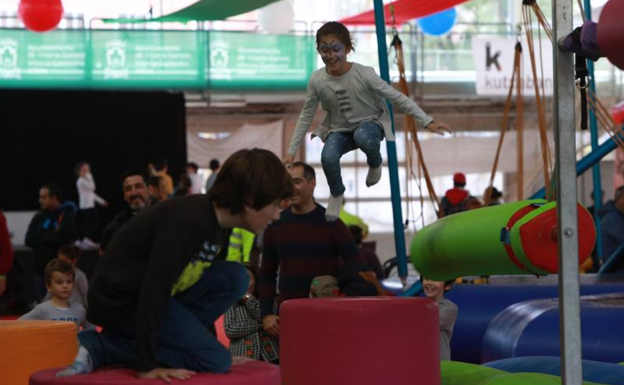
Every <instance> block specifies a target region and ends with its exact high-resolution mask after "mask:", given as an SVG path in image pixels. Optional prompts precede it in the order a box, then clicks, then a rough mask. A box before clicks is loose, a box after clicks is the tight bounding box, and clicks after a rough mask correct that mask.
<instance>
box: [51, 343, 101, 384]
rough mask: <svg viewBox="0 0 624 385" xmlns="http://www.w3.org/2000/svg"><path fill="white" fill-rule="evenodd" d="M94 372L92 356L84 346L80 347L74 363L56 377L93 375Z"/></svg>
mask: <svg viewBox="0 0 624 385" xmlns="http://www.w3.org/2000/svg"><path fill="white" fill-rule="evenodd" d="M92 371H93V366H92V364H91V355H90V354H89V351H88V350H87V349H86V348H85V347H84V346H80V347H79V348H78V354H76V359H75V360H74V363H73V364H71V365H69V366H68V367H66V368H65V369H63V370H61V371H60V372H58V373H56V376H55V377H69V376H75V375H77V374H87V373H91V372H92Z"/></svg>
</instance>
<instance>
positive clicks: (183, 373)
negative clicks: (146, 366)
mask: <svg viewBox="0 0 624 385" xmlns="http://www.w3.org/2000/svg"><path fill="white" fill-rule="evenodd" d="M194 375H195V372H194V371H192V370H186V369H168V368H156V369H152V370H150V371H149V372H137V377H139V378H145V379H149V380H158V379H161V380H163V381H165V382H166V383H170V382H171V379H172V378H176V379H178V380H189V379H190V378H191V377H193V376H194Z"/></svg>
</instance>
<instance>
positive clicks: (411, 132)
mask: <svg viewBox="0 0 624 385" xmlns="http://www.w3.org/2000/svg"><path fill="white" fill-rule="evenodd" d="M392 13H393V12H392V9H391V14H392ZM390 46H391V47H392V48H394V50H395V62H396V64H397V66H398V69H399V83H398V84H399V90H400V91H401V92H403V93H404V94H405V95H406V96H408V97H409V87H408V84H407V79H406V78H405V64H404V63H405V62H404V59H403V42H402V41H401V39H400V37H399V34H398V32H397V30H396V28H394V37H393V39H392V43H391V44H390ZM405 133H406V135H407V137H408V139H410V138H411V141H412V143H413V144H414V147H415V149H416V154H417V158H418V165H417V170H418V173H419V174H420V173H421V172H422V176H424V179H425V183H426V185H427V191H428V192H429V198H430V199H431V202H432V204H433V207H434V210H435V212H436V215H437V217H438V218H442V217H443V216H444V213H443V212H442V210H441V209H440V201H439V199H438V196H437V194H436V192H435V188H434V187H433V183H432V182H431V176H430V174H429V170H428V168H427V165H426V163H425V159H424V157H423V153H422V147H421V145H420V141H419V139H418V132H417V130H416V124H415V122H414V118H412V117H411V116H409V115H406V116H405ZM407 147H408V152H409V156H408V157H407V168H408V174H409V175H410V176H411V177H412V178H413V179H414V180H416V183H417V185H418V186H419V190H420V204H421V213H422V212H423V209H424V197H423V194H422V190H421V187H420V178H419V176H417V175H416V174H415V172H414V167H413V163H412V159H413V156H411V155H412V152H411V146H409V145H408V146H407ZM407 185H408V186H409V180H408V183H407ZM408 202H411V197H410V196H409V195H408ZM423 224H424V216H423Z"/></svg>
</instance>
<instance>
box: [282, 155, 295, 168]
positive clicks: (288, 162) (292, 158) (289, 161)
mask: <svg viewBox="0 0 624 385" xmlns="http://www.w3.org/2000/svg"><path fill="white" fill-rule="evenodd" d="M294 161H295V156H294V155H290V154H286V156H285V157H284V160H283V162H284V164H285V165H286V168H290V166H291V165H292V164H293V162H294Z"/></svg>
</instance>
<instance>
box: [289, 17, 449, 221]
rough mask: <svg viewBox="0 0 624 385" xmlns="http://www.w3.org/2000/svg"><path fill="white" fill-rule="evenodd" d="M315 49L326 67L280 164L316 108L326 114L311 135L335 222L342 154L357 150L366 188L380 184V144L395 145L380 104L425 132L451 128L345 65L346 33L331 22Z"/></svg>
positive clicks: (371, 75) (370, 74)
mask: <svg viewBox="0 0 624 385" xmlns="http://www.w3.org/2000/svg"><path fill="white" fill-rule="evenodd" d="M316 46H317V50H318V52H319V54H320V55H321V58H322V59H323V62H324V63H325V68H322V69H320V70H318V71H316V72H314V73H313V74H312V76H311V77H310V82H309V84H308V93H307V97H306V101H305V103H304V105H303V110H302V111H301V115H300V116H299V120H298V121H297V126H296V127H295V133H294V134H293V137H292V140H291V142H290V147H289V148H288V154H287V155H286V157H285V158H284V163H286V165H288V164H291V163H292V162H293V160H294V158H295V154H296V153H297V149H298V148H299V146H300V145H301V142H303V139H304V137H305V134H306V132H307V131H308V129H309V128H310V125H311V124H312V120H313V118H314V114H315V113H316V108H317V107H318V104H319V103H321V105H322V107H323V110H325V112H326V113H327V115H326V116H325V119H323V122H322V123H321V127H320V128H319V129H318V130H317V131H315V132H314V134H315V135H316V136H318V137H320V138H321V140H322V141H323V142H325V146H324V147H323V152H322V153H321V163H322V165H323V171H324V172H325V176H326V177H327V183H328V184H329V190H330V192H331V197H330V198H329V205H328V207H327V211H326V212H325V218H326V219H327V221H334V220H336V219H337V218H338V215H339V213H340V206H341V204H342V200H343V195H344V191H345V186H344V184H343V183H342V176H341V175H340V158H341V157H342V156H343V155H344V154H346V153H347V152H349V151H352V150H355V149H356V148H359V149H360V150H362V151H363V152H364V153H365V154H366V158H367V163H368V167H369V169H368V175H367V176H366V185H367V186H369V187H370V186H372V185H374V184H376V183H377V182H379V179H381V168H382V159H381V153H380V152H379V147H380V143H381V140H382V139H383V138H384V137H385V138H386V139H388V140H394V135H393V133H392V126H391V122H390V115H389V113H388V109H387V107H386V103H385V101H384V99H388V100H390V101H391V102H392V103H393V104H394V105H395V106H396V107H397V108H398V109H399V110H400V111H402V112H404V113H406V114H408V115H411V116H413V117H414V118H416V121H417V122H418V123H419V124H420V125H421V126H422V127H425V128H426V129H428V130H429V131H432V132H436V133H439V134H443V131H447V132H450V127H449V126H448V125H447V124H445V123H442V122H435V121H434V120H433V118H432V117H430V116H428V115H427V114H425V112H424V111H423V110H422V109H421V108H420V107H418V105H417V104H416V103H414V101H412V100H411V99H410V98H408V97H407V96H405V95H404V94H402V93H401V92H399V91H397V90H396V89H394V88H393V87H392V86H390V85H389V84H388V83H386V82H385V81H384V80H383V79H381V78H380V77H379V76H378V75H377V74H376V73H375V70H374V69H373V68H372V67H365V66H363V65H360V64H358V63H351V62H348V61H347V55H348V54H349V53H350V52H351V51H353V50H354V47H353V42H352V41H351V35H350V33H349V30H348V29H347V27H345V26H344V25H343V24H341V23H338V22H335V21H332V22H329V23H326V24H324V25H323V26H322V27H321V28H320V29H319V30H318V32H317V33H316Z"/></svg>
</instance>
